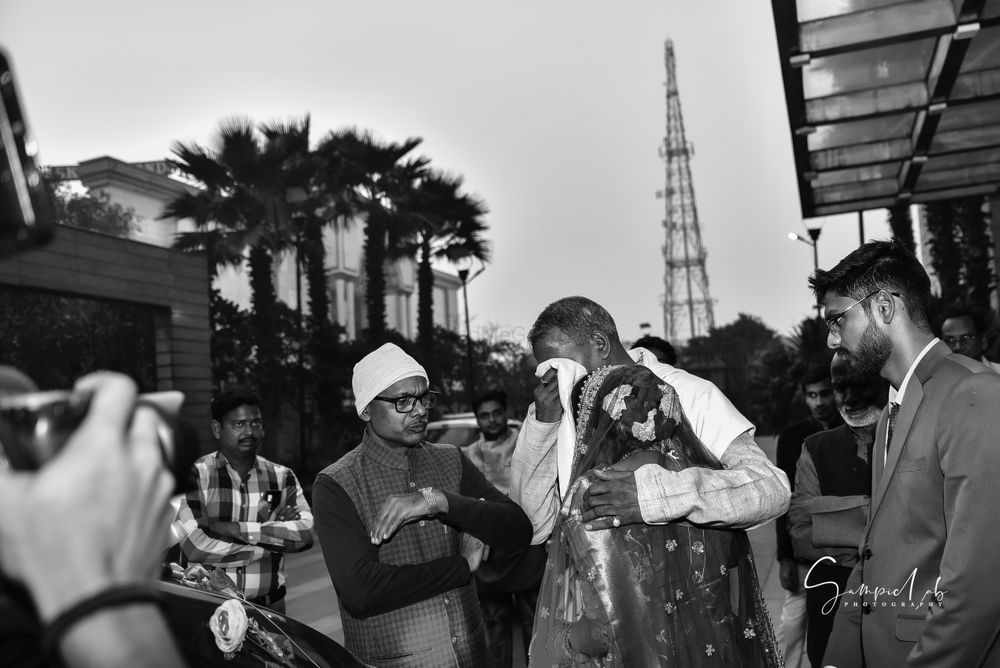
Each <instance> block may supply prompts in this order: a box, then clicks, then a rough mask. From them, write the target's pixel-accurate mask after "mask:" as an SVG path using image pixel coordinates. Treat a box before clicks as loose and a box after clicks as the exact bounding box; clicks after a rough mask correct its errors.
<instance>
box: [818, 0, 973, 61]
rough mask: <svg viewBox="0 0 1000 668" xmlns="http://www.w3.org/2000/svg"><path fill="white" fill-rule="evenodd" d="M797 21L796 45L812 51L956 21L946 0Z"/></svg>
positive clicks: (922, 0) (918, 0)
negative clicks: (797, 37)
mask: <svg viewBox="0 0 1000 668" xmlns="http://www.w3.org/2000/svg"><path fill="white" fill-rule="evenodd" d="M799 21H800V25H799V49H800V50H801V51H802V52H803V53H813V52H816V51H824V50H826V49H834V48H838V47H844V46H850V45H852V44H862V43H865V42H871V41H875V40H883V39H890V38H893V37H899V36H902V35H910V34H914V33H919V32H925V31H933V30H937V31H941V32H944V31H946V29H947V28H950V27H953V26H954V25H955V9H954V7H953V6H952V4H951V2H950V1H949V0H914V1H913V2H898V3H894V4H890V5H885V6H879V7H875V8H871V9H867V10H865V11H859V12H856V13H853V14H838V15H834V16H829V17H827V18H823V19H819V20H816V21H809V22H803V21H802V18H801V16H800V18H799Z"/></svg>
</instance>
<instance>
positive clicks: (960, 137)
mask: <svg viewBox="0 0 1000 668" xmlns="http://www.w3.org/2000/svg"><path fill="white" fill-rule="evenodd" d="M997 145H1000V125H987V126H982V127H978V128H968V129H965V130H955V131H954V132H940V131H938V133H937V134H935V135H934V141H933V142H932V143H931V151H930V152H931V153H950V152H952V151H971V150H975V149H979V148H985V147H987V146H997Z"/></svg>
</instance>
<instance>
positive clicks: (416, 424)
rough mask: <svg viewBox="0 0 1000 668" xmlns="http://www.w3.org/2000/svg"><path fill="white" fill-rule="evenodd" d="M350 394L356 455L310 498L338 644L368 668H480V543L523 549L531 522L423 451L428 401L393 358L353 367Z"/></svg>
mask: <svg viewBox="0 0 1000 668" xmlns="http://www.w3.org/2000/svg"><path fill="white" fill-rule="evenodd" d="M352 386H353V389H354V398H355V404H356V407H357V411H358V416H359V417H360V418H361V419H362V420H363V421H364V422H366V423H367V424H366V428H365V433H364V436H363V438H362V440H361V444H360V445H359V446H358V447H357V448H355V449H354V450H353V451H351V452H350V453H348V454H347V455H345V456H344V457H342V458H341V459H340V460H339V461H337V462H335V463H334V464H332V465H330V466H328V467H327V468H326V469H324V470H323V471H321V472H320V474H319V475H318V476H317V477H316V483H315V485H314V486H313V509H314V515H315V519H316V528H317V533H318V534H319V542H320V545H321V546H322V548H323V557H324V559H325V560H326V565H327V569H328V570H329V571H330V579H331V580H332V581H333V585H334V587H335V588H336V590H337V597H338V602H339V605H340V611H341V619H342V621H343V624H344V639H345V644H346V646H347V648H348V649H349V650H351V651H352V652H354V653H355V654H356V655H357V656H358V657H359V658H360V659H361V660H362V661H365V662H366V663H369V664H372V665H375V666H407V667H414V668H417V667H422V666H426V667H427V668H439V667H444V666H456V667H465V666H468V667H470V668H471V667H473V666H483V665H486V664H487V662H488V660H489V659H488V657H487V652H486V638H485V632H484V629H483V623H482V618H481V615H480V611H479V602H478V598H477V596H476V588H475V584H474V583H473V580H472V572H473V571H475V569H476V568H477V567H478V566H479V561H480V559H481V557H482V550H481V549H476V548H477V546H478V548H481V543H479V542H478V541H482V543H485V544H487V545H491V546H495V547H503V548H522V547H525V546H527V545H528V543H529V542H530V540H531V522H530V521H529V520H528V518H527V516H526V515H525V514H524V511H522V510H521V508H520V507H519V506H517V505H516V504H515V503H513V502H512V501H510V500H509V499H508V498H507V497H506V496H505V495H504V494H503V493H501V492H500V491H498V490H497V489H496V488H495V487H493V486H492V485H491V484H490V483H489V482H488V481H487V480H486V478H485V477H483V474H482V473H480V472H479V469H477V468H476V467H475V466H474V465H473V464H472V463H471V462H469V460H468V459H467V458H466V457H465V456H464V455H463V454H462V452H461V451H460V450H459V449H458V448H457V447H455V446H453V445H443V444H434V443H428V442H426V441H424V433H425V432H426V430H427V416H428V409H430V408H433V407H434V406H435V405H436V403H437V393H436V392H433V391H430V390H428V380H427V373H426V371H424V368H423V367H422V366H420V364H419V363H417V361H416V360H414V359H413V358H412V357H410V356H409V355H407V354H406V353H405V352H404V351H403V350H401V349H400V348H399V347H398V346H396V345H394V344H391V343H387V344H385V345H384V346H382V347H381V348H379V349H378V350H376V351H374V352H373V353H370V354H369V355H367V356H366V357H365V358H364V359H362V360H361V361H360V362H358V364H357V365H356V366H355V367H354V377H353V380H352Z"/></svg>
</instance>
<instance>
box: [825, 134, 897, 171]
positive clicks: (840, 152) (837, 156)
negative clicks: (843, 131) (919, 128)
mask: <svg viewBox="0 0 1000 668" xmlns="http://www.w3.org/2000/svg"><path fill="white" fill-rule="evenodd" d="M910 151H911V144H910V140H909V139H893V140H891V141H880V142H875V143H873V144H861V145H859V146H848V147H844V148H831V149H827V150H825V151H816V152H814V153H811V154H810V155H809V165H810V168H811V169H813V170H814V171H822V170H829V169H838V168H842V167H854V166H858V165H868V164H873V163H880V162H892V161H894V160H902V159H903V158H907V157H909V155H910Z"/></svg>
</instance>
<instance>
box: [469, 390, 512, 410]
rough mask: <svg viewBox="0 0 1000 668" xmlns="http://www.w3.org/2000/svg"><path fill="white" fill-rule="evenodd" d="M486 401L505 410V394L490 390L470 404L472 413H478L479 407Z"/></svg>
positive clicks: (500, 391)
mask: <svg viewBox="0 0 1000 668" xmlns="http://www.w3.org/2000/svg"><path fill="white" fill-rule="evenodd" d="M488 401H495V402H497V403H498V404H500V405H501V406H503V409H504V410H507V393H506V392H504V391H503V390H490V391H489V392H483V393H482V394H480V395H479V396H478V397H476V400H475V401H473V402H472V412H473V413H478V412H479V407H480V406H482V405H483V404H485V403H486V402H488Z"/></svg>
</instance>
